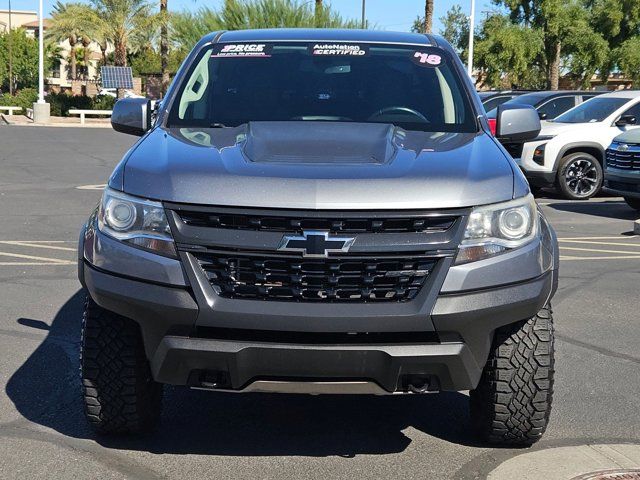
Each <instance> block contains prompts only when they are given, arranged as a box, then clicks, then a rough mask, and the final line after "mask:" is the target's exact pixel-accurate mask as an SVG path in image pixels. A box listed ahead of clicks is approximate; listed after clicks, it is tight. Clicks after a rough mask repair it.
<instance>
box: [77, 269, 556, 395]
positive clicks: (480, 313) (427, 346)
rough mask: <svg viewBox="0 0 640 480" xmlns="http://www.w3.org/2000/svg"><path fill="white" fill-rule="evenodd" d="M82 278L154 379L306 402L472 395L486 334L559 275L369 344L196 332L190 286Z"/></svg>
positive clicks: (452, 298)
mask: <svg viewBox="0 0 640 480" xmlns="http://www.w3.org/2000/svg"><path fill="white" fill-rule="evenodd" d="M80 269H81V272H80V279H81V282H82V283H83V285H84V286H85V288H86V289H87V291H88V293H89V295H90V296H91V298H92V299H93V300H94V301H95V302H96V303H98V304H99V305H100V306H102V307H103V308H106V309H108V310H111V311H113V312H115V313H118V314H120V315H123V316H126V317H128V318H132V319H134V320H136V321H137V322H138V324H139V325H140V328H141V331H142V335H143V338H144V343H145V348H146V351H147V356H148V358H149V360H150V364H151V368H152V373H153V376H154V378H155V380H157V381H159V382H162V383H169V384H175V385H189V386H192V387H199V388H210V389H218V390H232V391H264V390H269V391H272V390H274V389H275V390H278V391H299V392H303V391H304V392H309V393H322V392H326V391H331V392H334V393H338V392H344V393H394V392H405V391H410V390H412V388H413V387H415V385H416V384H424V386H425V389H428V390H455V391H457V390H468V389H472V388H475V386H476V385H477V383H478V381H479V379H480V375H481V373H482V369H483V367H484V364H485V362H486V358H487V356H488V353H489V349H490V346H491V342H492V338H493V332H494V330H495V329H496V328H498V327H500V326H502V325H506V324H509V323H513V322H516V321H519V320H524V319H526V318H529V317H531V316H533V315H535V314H536V313H537V312H538V311H539V309H540V308H542V306H544V304H545V303H546V302H547V301H548V299H549V298H550V297H551V296H552V294H553V291H554V289H555V281H556V275H557V271H556V270H550V271H548V272H546V273H544V274H542V275H541V276H539V277H537V278H535V279H532V280H529V281H526V282H520V283H516V284H511V285H506V286H501V287H500V288H497V289H488V290H486V289H484V290H478V291H467V292H460V293H456V294H440V295H439V296H438V298H437V300H436V303H435V305H434V308H433V311H432V312H431V320H432V322H433V324H434V325H435V328H436V332H427V333H429V334H428V335H427V334H425V335H421V334H419V333H415V332H414V333H413V334H411V335H406V336H404V337H401V336H399V335H395V334H393V333H384V332H381V333H379V334H376V335H375V336H373V337H372V338H371V340H369V339H367V337H358V336H357V335H355V336H353V338H350V337H349V335H348V334H344V335H342V336H340V334H337V333H334V334H326V335H322V334H318V333H316V332H313V333H312V332H309V333H304V332H275V333H274V332H265V331H259V330H247V329H226V328H225V329H215V328H212V329H208V328H199V327H196V326H195V325H196V318H197V316H198V310H199V308H198V305H197V303H196V301H195V299H194V297H193V293H192V292H191V291H190V290H189V288H188V287H187V288H177V287H169V286H163V285H159V284H154V283H148V282H143V281H138V280H134V279H130V278H124V277H120V276H116V275H113V274H110V273H108V272H105V271H102V270H98V269H96V268H95V267H93V266H91V265H90V264H89V263H87V262H86V261H82V263H81V265H80ZM389 321H390V322H392V321H393V318H390V319H389ZM365 384H366V386H367V387H365ZM301 386H302V388H301Z"/></svg>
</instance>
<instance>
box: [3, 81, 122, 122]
mask: <svg viewBox="0 0 640 480" xmlns="http://www.w3.org/2000/svg"><path fill="white" fill-rule="evenodd" d="M45 99H46V101H47V103H49V104H50V105H51V115H53V116H55V117H66V116H68V115H69V109H71V108H80V109H86V110H112V109H113V105H114V104H115V103H116V99H115V98H113V97H111V96H109V95H98V96H96V97H95V98H92V97H88V96H86V95H67V94H66V93H49V94H48V95H47V96H46V97H45ZM37 100H38V92H37V90H35V89H33V88H24V89H22V90H20V92H18V93H17V94H16V95H14V96H13V97H12V96H10V95H9V94H0V105H3V106H17V107H22V109H23V111H22V112H23V113H26V109H27V108H32V107H33V102H35V101H37Z"/></svg>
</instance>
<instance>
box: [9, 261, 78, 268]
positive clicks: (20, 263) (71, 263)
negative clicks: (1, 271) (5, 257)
mask: <svg viewBox="0 0 640 480" xmlns="http://www.w3.org/2000/svg"><path fill="white" fill-rule="evenodd" d="M33 265H36V266H42V265H76V262H58V261H56V262H0V266H2V267H26V266H33Z"/></svg>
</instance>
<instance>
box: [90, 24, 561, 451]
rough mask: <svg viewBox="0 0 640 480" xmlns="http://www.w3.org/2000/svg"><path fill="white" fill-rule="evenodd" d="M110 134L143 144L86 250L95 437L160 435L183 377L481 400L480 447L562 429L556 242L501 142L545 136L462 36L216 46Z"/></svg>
mask: <svg viewBox="0 0 640 480" xmlns="http://www.w3.org/2000/svg"><path fill="white" fill-rule="evenodd" d="M111 121H112V124H113V127H114V128H115V129H116V130H118V131H120V132H125V133H130V134H135V135H140V136H141V138H140V140H139V141H138V142H137V143H136V144H135V145H134V146H133V147H132V148H131V149H130V150H129V151H128V152H127V153H126V154H125V156H124V158H123V159H122V161H121V162H120V163H119V164H118V166H117V167H116V168H115V170H114V172H113V174H112V175H111V177H110V179H109V182H108V186H107V187H106V188H105V190H104V194H103V196H102V200H101V201H100V203H99V205H97V207H96V208H95V210H94V212H93V213H92V214H91V216H90V217H89V220H88V221H87V223H86V225H85V226H84V228H83V229H82V232H81V235H80V244H79V259H78V267H79V278H80V282H81V283H82V285H83V286H84V288H85V289H86V292H87V302H86V309H85V313H84V319H83V323H82V347H81V349H82V352H81V365H82V370H81V374H82V383H83V389H84V390H83V391H84V399H85V406H86V416H87V418H88V420H89V422H90V423H91V424H92V425H93V427H94V428H95V429H96V430H97V431H98V432H103V433H123V432H139V431H143V430H148V429H151V428H152V427H153V426H154V425H155V424H156V423H157V422H158V420H159V418H160V411H161V399H162V392H163V387H162V385H163V384H172V385H184V386H188V387H192V388H198V389H209V390H211V391H221V392H243V393H245V392H246V393H249V392H288V393H308V394H322V393H331V394H333V393H346V394H423V393H428V392H439V391H460V390H469V391H470V393H469V406H470V412H471V417H470V418H471V425H470V427H472V428H473V430H474V431H475V432H476V433H477V435H478V436H479V438H481V439H483V440H485V441H488V442H493V443H502V444H521V445H522V444H530V443H533V442H535V441H536V440H538V439H539V438H540V436H541V435H542V434H543V432H544V430H545V428H546V425H547V421H548V418H549V412H550V407H551V395H552V386H553V374H554V357H553V355H554V353H553V321H552V317H551V308H550V300H551V297H552V296H553V294H554V293H555V291H556V286H557V278H558V270H557V269H558V248H557V242H556V238H555V234H554V232H553V230H552V229H551V227H550V226H549V224H548V223H547V221H546V220H545V218H544V216H543V215H542V213H541V212H540V211H539V210H538V209H537V206H536V204H535V202H534V200H533V197H532V196H531V193H530V190H529V186H528V184H527V181H526V179H525V178H524V176H523V174H522V173H521V171H520V169H519V168H518V167H517V165H516V164H515V163H514V161H513V160H512V158H511V157H509V155H508V154H507V152H506V151H505V150H504V149H503V148H502V147H501V145H500V144H499V143H498V141H499V140H500V141H504V142H509V141H512V142H513V141H526V140H529V139H532V138H535V137H536V136H537V134H538V132H539V130H540V121H539V119H538V115H537V113H536V111H535V110H534V109H533V108H531V107H521V106H518V105H511V106H509V107H505V108H502V107H501V108H500V110H499V112H498V114H497V125H496V136H492V135H491V134H490V132H489V126H488V123H487V119H486V116H485V114H484V111H483V108H482V104H481V103H480V99H479V98H478V95H477V94H476V92H475V91H474V88H473V85H472V83H471V81H470V79H469V78H468V77H467V76H466V74H465V69H464V67H463V65H462V63H461V62H460V60H459V59H458V57H457V56H456V54H455V53H454V51H453V50H452V48H451V47H450V46H449V45H448V44H447V43H446V41H445V40H443V39H442V38H440V37H437V36H432V35H421V34H413V33H392V32H383V31H365V30H349V31H346V30H322V29H314V30H287V29H281V30H254V31H233V32H215V33H211V34H209V35H207V36H205V37H204V38H203V39H202V40H201V41H200V42H199V43H198V44H197V45H196V46H195V48H194V50H193V51H192V52H191V53H190V54H189V56H188V57H187V58H186V60H185V61H184V64H183V65H182V67H181V68H180V70H179V72H178V74H177V75H176V77H175V79H174V81H173V83H172V85H171V87H170V89H169V91H168V92H167V95H166V97H165V98H164V99H163V100H162V102H160V103H159V104H158V105H156V106H154V107H153V108H151V103H150V102H149V101H148V100H146V99H141V98H128V99H123V100H120V101H119V102H117V104H116V106H115V108H114V111H113V117H112V120H111ZM429 414H433V412H425V415H429Z"/></svg>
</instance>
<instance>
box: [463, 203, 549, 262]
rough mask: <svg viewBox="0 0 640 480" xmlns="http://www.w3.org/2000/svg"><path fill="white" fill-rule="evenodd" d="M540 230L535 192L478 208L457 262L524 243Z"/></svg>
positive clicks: (471, 217) (497, 252)
mask: <svg viewBox="0 0 640 480" xmlns="http://www.w3.org/2000/svg"><path fill="white" fill-rule="evenodd" d="M537 232H538V215H537V210H536V203H535V201H534V199H533V196H532V195H527V196H526V197H522V198H518V199H516V200H512V201H510V202H505V203H498V204H495V205H487V206H483V207H477V208H474V209H473V211H472V212H471V215H469V220H468V221H467V228H466V230H465V232H464V239H463V240H462V243H461V244H460V248H459V249H458V256H457V257H456V264H457V265H459V264H461V263H467V262H473V261H476V260H482V259H483V258H488V257H492V256H494V255H498V254H500V253H503V252H506V251H509V250H512V249H514V248H518V247H522V246H523V245H525V244H527V243H529V242H530V241H531V240H533V238H534V237H535V236H536V234H537Z"/></svg>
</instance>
